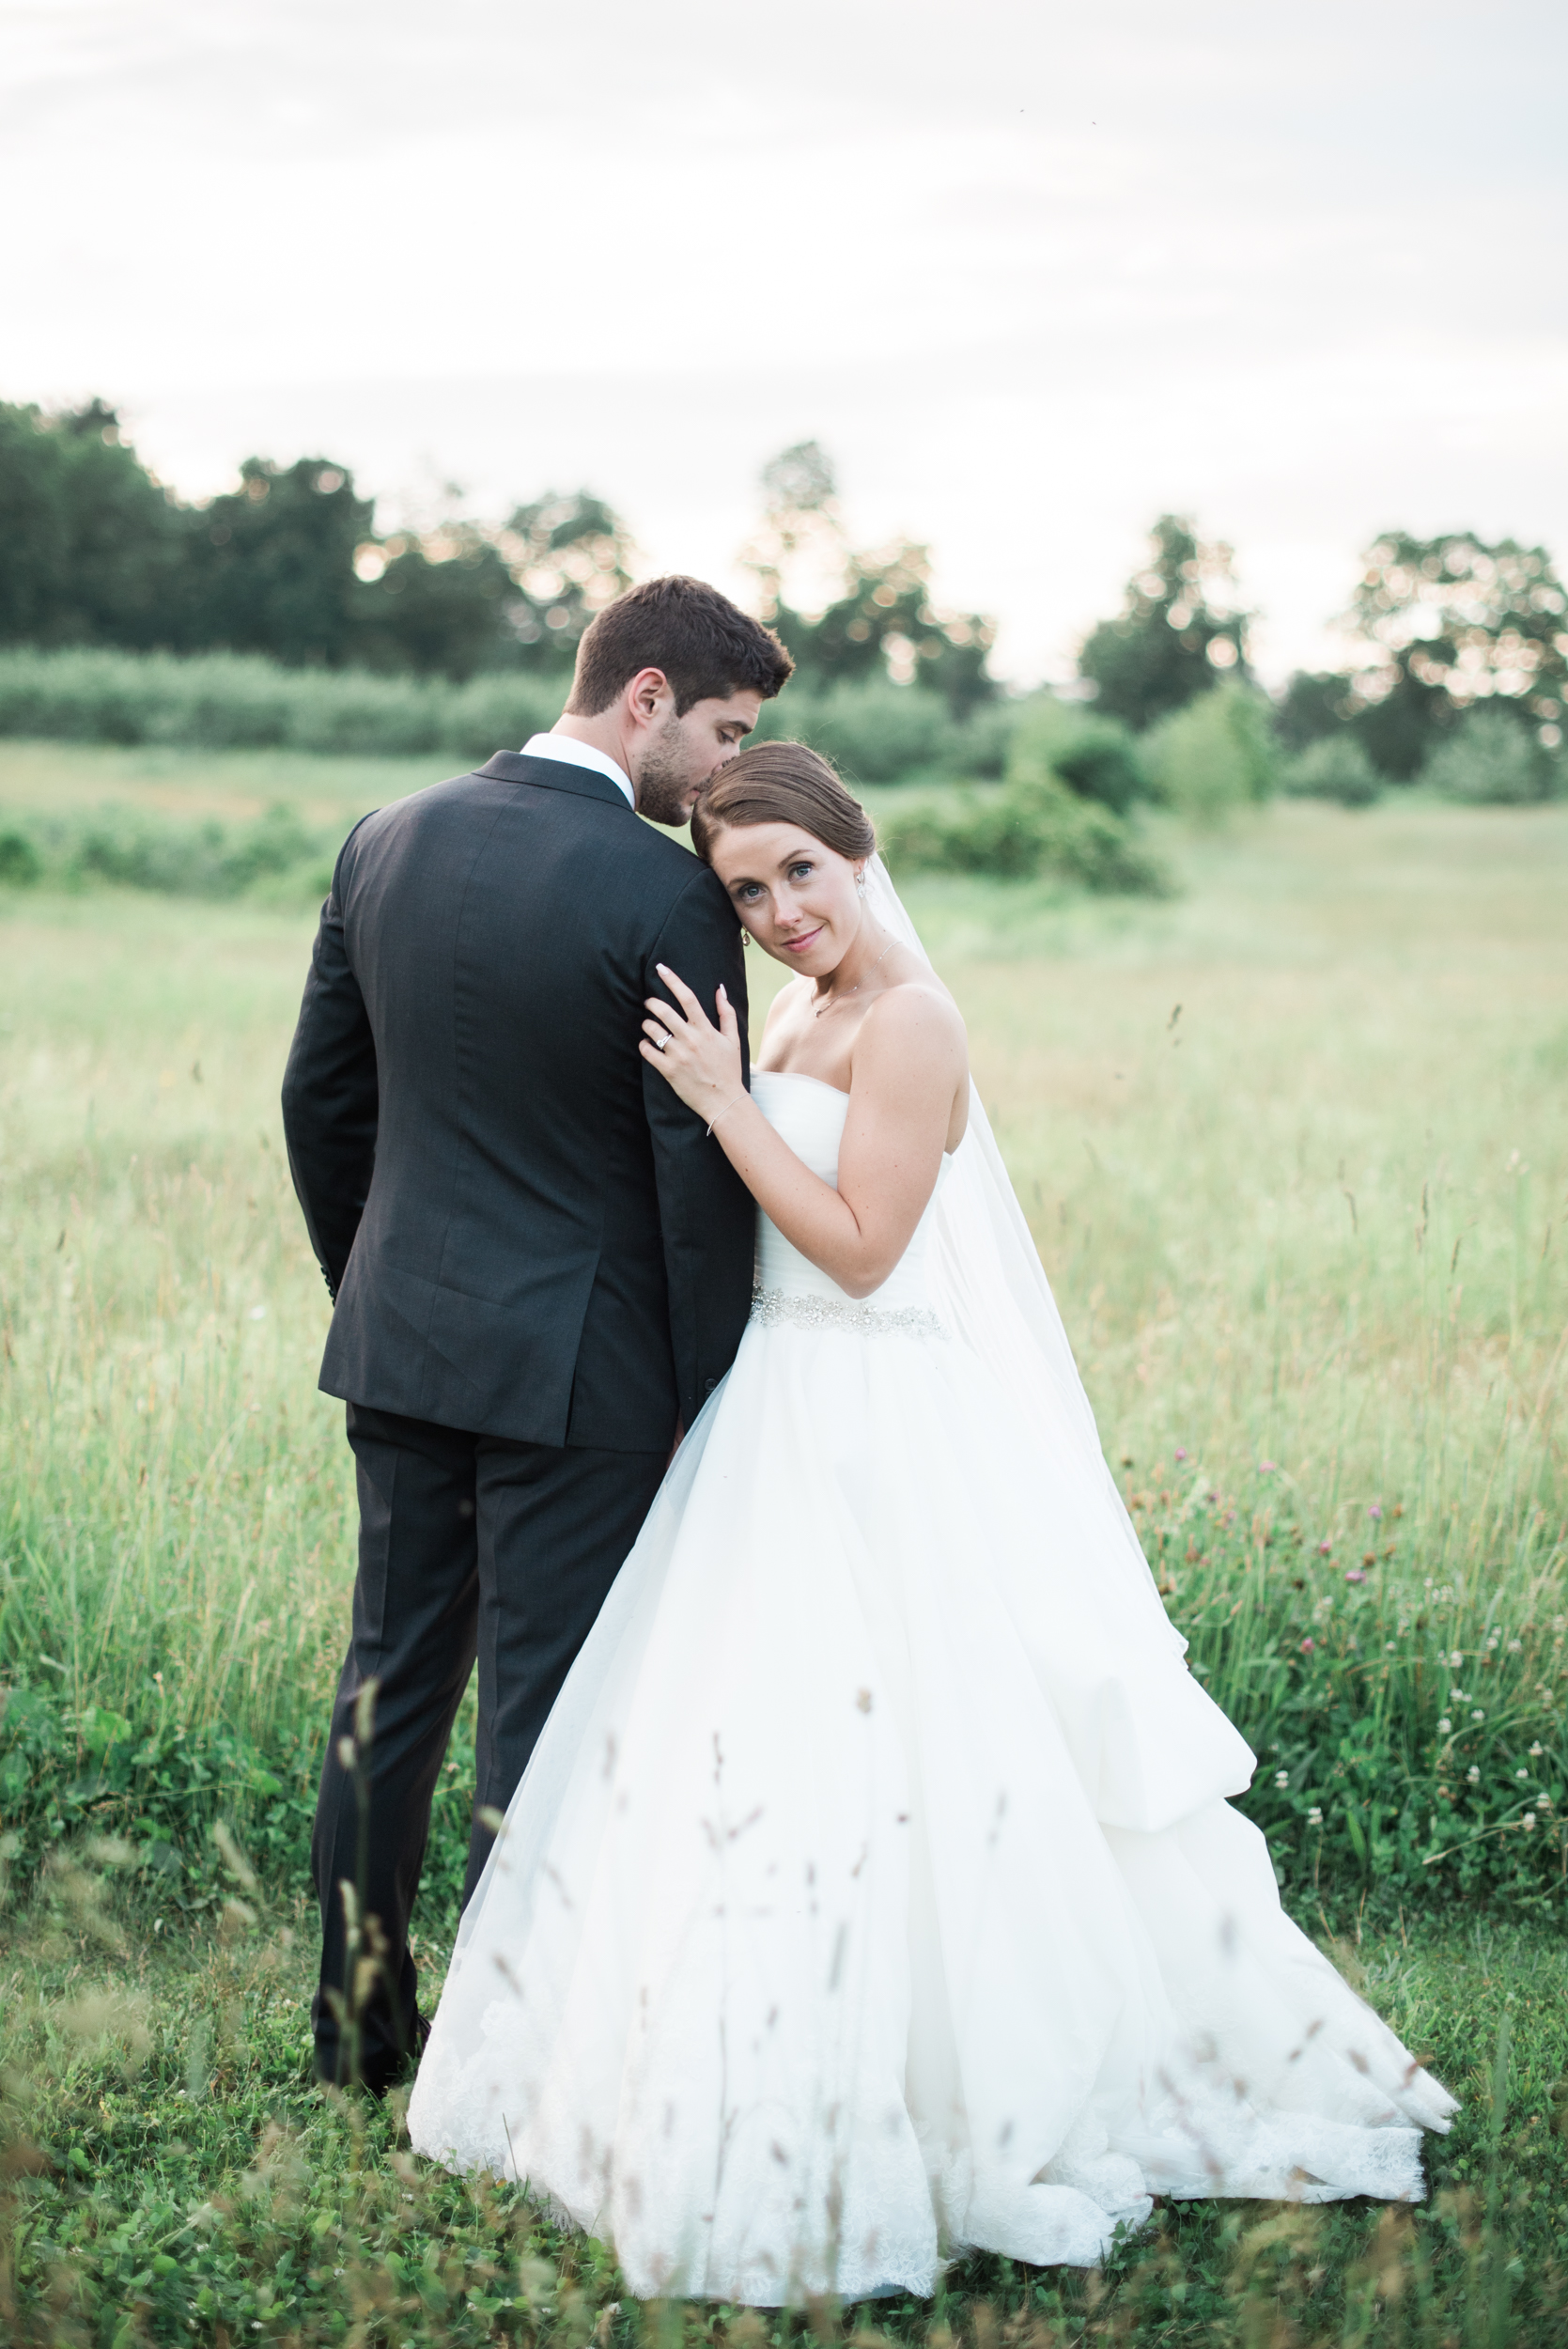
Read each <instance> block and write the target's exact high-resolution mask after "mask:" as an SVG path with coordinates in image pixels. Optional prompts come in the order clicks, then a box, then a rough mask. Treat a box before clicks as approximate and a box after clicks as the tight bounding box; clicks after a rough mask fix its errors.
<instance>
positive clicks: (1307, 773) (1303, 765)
mask: <svg viewBox="0 0 1568 2349" xmlns="http://www.w3.org/2000/svg"><path fill="white" fill-rule="evenodd" d="M1280 787H1281V790H1282V791H1285V792H1287V793H1288V794H1289V795H1290V797H1291V798H1292V799H1296V800H1333V801H1337V803H1338V804H1339V805H1340V806H1341V807H1371V805H1372V803H1373V801H1374V800H1376V799H1378V798H1380V797H1381V795H1382V790H1383V778H1382V776H1381V775H1380V774H1379V773H1378V771H1377V770H1376V768H1375V767H1374V765H1373V763H1372V761H1371V759H1370V758H1369V757H1368V756H1367V754H1366V753H1365V751H1364V750H1363V749H1362V748H1361V745H1360V744H1359V742H1358V740H1357V739H1356V737H1355V736H1354V735H1353V734H1344V733H1341V734H1329V735H1326V736H1324V738H1323V739H1322V740H1320V741H1317V742H1312V743H1309V744H1308V746H1307V748H1306V749H1305V750H1304V751H1302V752H1301V753H1300V754H1299V755H1298V756H1297V757H1296V758H1293V759H1291V760H1290V761H1289V762H1288V764H1287V765H1286V767H1285V769H1284V771H1283V773H1282V774H1281V778H1280Z"/></svg>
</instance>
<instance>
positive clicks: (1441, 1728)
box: [1437, 1713, 1453, 1737]
mask: <svg viewBox="0 0 1568 2349" xmlns="http://www.w3.org/2000/svg"><path fill="white" fill-rule="evenodd" d="M1452 1727H1453V1723H1452V1721H1451V1720H1450V1719H1449V1717H1448V1715H1447V1714H1446V1713H1445V1714H1444V1715H1443V1718H1442V1719H1441V1720H1440V1721H1439V1722H1438V1723H1437V1735H1438V1736H1439V1737H1446V1736H1447V1735H1448V1734H1449V1732H1450V1730H1451V1729H1452Z"/></svg>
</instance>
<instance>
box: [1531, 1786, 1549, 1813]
mask: <svg viewBox="0 0 1568 2349" xmlns="http://www.w3.org/2000/svg"><path fill="white" fill-rule="evenodd" d="M1535 1807H1536V1809H1537V1811H1549V1810H1550V1809H1551V1807H1552V1798H1551V1797H1550V1795H1548V1794H1547V1793H1545V1790H1544V1789H1543V1791H1542V1792H1541V1793H1540V1794H1539V1795H1537V1796H1536V1797H1535Z"/></svg>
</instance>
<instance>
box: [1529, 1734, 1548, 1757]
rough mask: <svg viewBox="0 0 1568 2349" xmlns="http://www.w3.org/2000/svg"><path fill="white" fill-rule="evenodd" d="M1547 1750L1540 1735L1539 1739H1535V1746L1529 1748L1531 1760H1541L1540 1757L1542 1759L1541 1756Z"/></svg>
mask: <svg viewBox="0 0 1568 2349" xmlns="http://www.w3.org/2000/svg"><path fill="white" fill-rule="evenodd" d="M1545 1750H1546V1749H1545V1746H1544V1745H1543V1744H1542V1743H1541V1740H1540V1738H1539V1737H1537V1739H1536V1741H1535V1743H1534V1745H1533V1746H1531V1748H1530V1750H1529V1758H1530V1760H1531V1761H1532V1762H1539V1761H1540V1759H1541V1756H1542V1755H1543V1754H1544V1753H1545Z"/></svg>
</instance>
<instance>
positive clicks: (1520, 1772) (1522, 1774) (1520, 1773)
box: [1514, 1770, 1529, 1778]
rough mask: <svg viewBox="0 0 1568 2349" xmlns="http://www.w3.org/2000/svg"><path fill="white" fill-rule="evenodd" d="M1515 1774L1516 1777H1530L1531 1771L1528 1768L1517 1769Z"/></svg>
mask: <svg viewBox="0 0 1568 2349" xmlns="http://www.w3.org/2000/svg"><path fill="white" fill-rule="evenodd" d="M1514 1777H1515V1778H1528V1777H1529V1771H1528V1770H1515V1771H1514Z"/></svg>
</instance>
